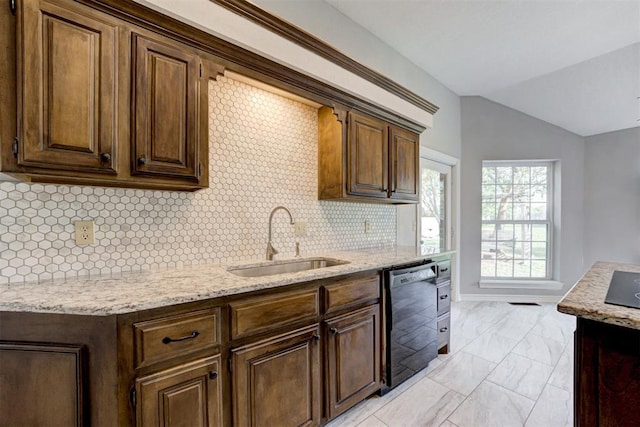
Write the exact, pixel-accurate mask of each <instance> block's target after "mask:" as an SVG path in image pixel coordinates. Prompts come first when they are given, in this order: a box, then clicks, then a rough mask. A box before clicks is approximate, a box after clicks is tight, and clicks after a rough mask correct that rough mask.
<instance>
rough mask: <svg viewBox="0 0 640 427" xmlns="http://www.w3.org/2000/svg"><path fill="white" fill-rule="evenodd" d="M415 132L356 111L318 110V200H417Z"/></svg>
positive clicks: (416, 141)
mask: <svg viewBox="0 0 640 427" xmlns="http://www.w3.org/2000/svg"><path fill="white" fill-rule="evenodd" d="M419 156H420V140H419V137H418V135H416V134H415V133H413V132H410V131H407V130H405V129H401V128H398V127H396V126H393V125H390V124H389V123H387V122H385V121H383V120H380V119H377V118H374V117H370V116H367V115H364V114H360V113H357V112H353V111H350V112H347V111H345V110H340V109H337V108H336V109H334V108H330V107H321V108H320V109H319V110H318V198H319V199H320V200H347V201H372V202H381V203H417V201H418V188H419V187H418V177H419V168H418V162H419Z"/></svg>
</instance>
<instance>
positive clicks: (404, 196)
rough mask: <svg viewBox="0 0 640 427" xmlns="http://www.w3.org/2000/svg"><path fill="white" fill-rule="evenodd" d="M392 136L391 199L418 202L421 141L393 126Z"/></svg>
mask: <svg viewBox="0 0 640 427" xmlns="http://www.w3.org/2000/svg"><path fill="white" fill-rule="evenodd" d="M390 136H391V140H390V149H391V155H390V157H391V158H390V162H389V164H390V170H391V179H390V182H391V193H390V197H391V198H392V199H401V200H411V201H418V188H419V187H418V174H419V172H418V171H419V170H420V169H419V163H418V162H419V160H420V139H419V137H418V135H416V134H414V133H412V132H409V131H406V130H404V129H399V128H396V127H393V126H392V127H391V128H390Z"/></svg>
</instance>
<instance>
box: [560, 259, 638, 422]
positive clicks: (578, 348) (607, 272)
mask: <svg viewBox="0 0 640 427" xmlns="http://www.w3.org/2000/svg"><path fill="white" fill-rule="evenodd" d="M614 271H627V272H632V273H640V266H638V265H631V264H617V263H609V262H601V261H599V262H596V263H595V264H594V265H593V266H592V267H591V269H590V270H589V271H588V272H587V273H586V274H585V275H584V276H583V277H582V279H580V280H579V281H578V282H577V283H576V284H575V286H574V287H573V288H572V289H571V290H570V291H569V292H568V293H567V295H565V296H564V298H563V299H562V300H561V301H560V302H559V303H558V311H560V312H562V313H566V314H571V315H573V316H576V318H577V322H576V323H577V326H576V333H575V362H574V363H575V368H574V411H575V415H574V419H575V425H576V426H596V425H600V426H638V425H640V411H638V402H639V401H640V309H637V308H630V307H624V306H619V305H612V304H607V303H605V302H604V301H605V297H606V295H607V291H608V289H609V283H610V282H611V278H612V276H613V272H614Z"/></svg>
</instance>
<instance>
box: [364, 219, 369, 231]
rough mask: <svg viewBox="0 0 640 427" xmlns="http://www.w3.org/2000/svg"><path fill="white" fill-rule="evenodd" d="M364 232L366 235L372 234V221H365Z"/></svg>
mask: <svg viewBox="0 0 640 427" xmlns="http://www.w3.org/2000/svg"><path fill="white" fill-rule="evenodd" d="M364 232H365V234H368V233H371V221H369V220H368V219H365V220H364Z"/></svg>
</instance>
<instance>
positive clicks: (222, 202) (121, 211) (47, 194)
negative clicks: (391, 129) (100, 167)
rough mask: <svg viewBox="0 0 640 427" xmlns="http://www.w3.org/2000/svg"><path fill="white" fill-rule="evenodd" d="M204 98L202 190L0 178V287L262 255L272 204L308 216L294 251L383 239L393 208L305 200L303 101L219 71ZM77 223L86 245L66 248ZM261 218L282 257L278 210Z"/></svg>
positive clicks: (310, 134)
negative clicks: (91, 234)
mask: <svg viewBox="0 0 640 427" xmlns="http://www.w3.org/2000/svg"><path fill="white" fill-rule="evenodd" d="M209 100H210V107H211V108H210V117H209V145H210V149H209V156H210V159H209V168H210V182H209V183H210V187H209V188H208V189H205V190H201V191H198V192H195V193H183V192H171V191H150V190H133V189H120V188H117V189H116V188H102V187H78V186H66V185H42V184H26V183H14V182H2V183H0V283H19V282H23V281H32V280H47V279H51V278H58V277H74V276H84V275H98V274H110V273H117V272H124V271H136V270H143V269H150V268H164V267H177V266H182V265H189V264H202V263H207V262H216V263H228V262H237V261H242V260H253V259H262V258H263V257H264V253H265V249H266V242H267V222H268V218H269V213H270V212H271V209H272V208H274V207H275V206H278V205H284V206H286V207H288V208H289V209H290V210H291V212H292V213H293V216H294V219H298V220H306V221H308V224H309V225H308V234H307V236H305V237H300V238H297V239H298V240H299V241H300V247H301V251H302V254H303V255H304V254H305V252H307V253H309V252H319V251H326V252H327V253H330V251H332V250H348V249H358V248H363V247H371V246H376V245H379V244H394V243H395V238H396V237H395V236H396V209H395V207H393V206H386V205H374V204H361V203H345V202H327V201H318V200H317V152H318V151H317V115H316V109H315V108H313V107H310V106H308V105H305V104H302V103H299V102H297V101H293V100H290V99H287V98H284V97H282V96H279V95H275V94H272V93H270V92H266V91H264V90H262V89H258V88H255V87H252V86H249V85H247V84H245V83H242V82H238V81H235V80H231V79H229V78H226V77H223V76H220V77H218V80H217V81H211V82H209ZM87 219H92V220H94V221H95V228H96V231H95V237H96V244H95V245H92V246H77V245H76V244H75V241H74V221H79V220H87ZM365 219H366V220H369V221H370V223H371V231H370V232H369V233H367V234H365V233H364V221H365ZM273 222H274V234H273V245H274V246H275V247H276V249H278V250H279V251H280V255H278V256H279V257H287V256H292V255H293V253H294V247H295V241H296V237H294V234H293V227H292V226H291V225H289V224H288V217H287V216H286V214H285V213H284V212H277V213H276V214H275V216H274V221H273Z"/></svg>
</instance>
